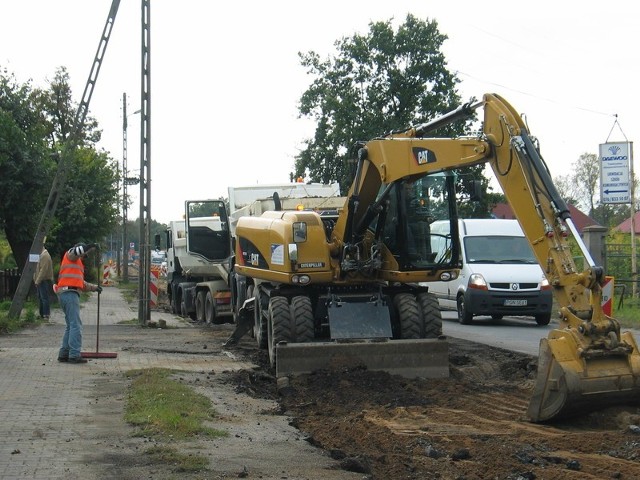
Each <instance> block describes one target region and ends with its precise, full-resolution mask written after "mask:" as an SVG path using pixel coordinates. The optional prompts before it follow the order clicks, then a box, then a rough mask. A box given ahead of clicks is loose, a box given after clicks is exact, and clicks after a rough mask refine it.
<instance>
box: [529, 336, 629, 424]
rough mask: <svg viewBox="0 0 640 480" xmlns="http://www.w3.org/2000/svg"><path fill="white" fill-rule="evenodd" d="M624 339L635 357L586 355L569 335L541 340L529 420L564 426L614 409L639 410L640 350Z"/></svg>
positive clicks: (625, 337) (618, 353) (605, 353)
mask: <svg viewBox="0 0 640 480" xmlns="http://www.w3.org/2000/svg"><path fill="white" fill-rule="evenodd" d="M621 337H622V338H621V340H622V342H623V343H625V344H626V345H630V346H631V347H632V351H631V352H630V353H627V352H625V351H624V350H620V349H619V350H618V351H616V350H612V351H609V352H602V354H601V355H595V354H591V355H586V354H584V353H583V349H581V348H579V343H578V340H577V339H576V338H575V336H574V335H573V333H572V332H571V331H565V330H562V331H561V330H554V331H552V332H551V333H550V334H549V337H548V338H543V339H542V340H540V353H539V356H538V374H537V378H536V383H535V385H534V389H533V394H532V396H531V401H530V403H529V409H528V416H529V418H530V420H531V421H533V422H544V421H550V420H560V419H563V418H570V417H575V416H578V415H581V414H585V413H589V412H591V411H594V410H599V409H602V408H606V407H611V406H614V405H622V404H628V405H637V404H640V354H639V353H638V346H637V345H636V342H635V340H634V338H633V336H632V335H631V333H630V332H625V333H623V334H622V336H621ZM596 353H597V352H596Z"/></svg>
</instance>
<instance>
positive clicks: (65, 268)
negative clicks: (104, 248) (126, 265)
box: [53, 243, 102, 363]
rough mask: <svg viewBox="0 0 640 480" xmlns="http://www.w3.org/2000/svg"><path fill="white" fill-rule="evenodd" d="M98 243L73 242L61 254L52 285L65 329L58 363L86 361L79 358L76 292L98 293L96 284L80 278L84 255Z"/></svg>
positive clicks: (78, 294)
mask: <svg viewBox="0 0 640 480" xmlns="http://www.w3.org/2000/svg"><path fill="white" fill-rule="evenodd" d="M97 247H98V244H96V243H92V244H90V245H87V244H86V243H76V244H75V245H74V246H73V247H71V248H70V249H69V250H67V251H66V252H65V254H64V256H63V257H62V263H61V264H60V272H59V273H58V283H57V284H55V285H54V286H53V290H54V292H56V294H57V295H58V300H59V301H60V307H61V308H62V310H63V311H64V321H65V323H66V324H67V328H65V330H64V336H63V337H62V346H61V347H60V351H59V352H58V361H59V362H68V363H87V360H86V359H85V358H82V355H81V350H82V320H81V319H80V292H98V295H100V293H101V292H102V287H101V286H100V285H94V284H92V283H88V282H85V281H84V263H82V259H83V258H85V257H86V256H87V255H88V254H89V252H90V251H91V250H93V249H94V248H97Z"/></svg>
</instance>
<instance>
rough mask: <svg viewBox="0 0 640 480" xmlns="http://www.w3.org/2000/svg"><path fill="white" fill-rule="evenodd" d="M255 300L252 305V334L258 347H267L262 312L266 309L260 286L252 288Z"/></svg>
mask: <svg viewBox="0 0 640 480" xmlns="http://www.w3.org/2000/svg"><path fill="white" fill-rule="evenodd" d="M254 292H255V298H256V299H255V300H254V307H253V318H254V325H253V335H254V337H255V339H256V342H257V343H258V347H260V348H267V319H266V317H265V316H264V314H263V313H262V312H263V311H265V310H267V309H266V308H265V307H266V305H264V299H265V296H264V294H261V293H260V287H255V288H254Z"/></svg>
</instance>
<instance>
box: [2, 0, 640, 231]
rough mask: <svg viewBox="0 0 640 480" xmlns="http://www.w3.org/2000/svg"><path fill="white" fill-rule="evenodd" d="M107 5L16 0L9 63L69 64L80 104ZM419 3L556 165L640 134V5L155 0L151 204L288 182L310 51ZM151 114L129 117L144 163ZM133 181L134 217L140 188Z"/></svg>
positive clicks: (110, 138)
mask: <svg viewBox="0 0 640 480" xmlns="http://www.w3.org/2000/svg"><path fill="white" fill-rule="evenodd" d="M110 6H111V0H55V1H52V0H20V1H9V0H4V1H3V2H2V13H1V15H0V66H1V67H6V68H7V69H8V70H9V71H10V72H13V73H15V74H16V76H17V77H18V79H19V80H21V81H26V80H27V79H32V80H33V84H34V85H35V86H39V87H43V88H44V87H46V86H47V81H48V80H49V79H51V78H53V75H54V72H55V69H56V68H57V67H60V66H65V67H66V68H67V69H68V71H69V74H70V76H71V84H72V88H73V91H74V94H75V97H76V100H77V101H79V100H80V96H81V95H82V92H83V91H84V88H85V83H86V81H87V77H88V75H89V72H90V70H91V66H92V62H93V59H94V56H95V53H96V50H97V47H98V44H99V40H100V36H101V34H102V31H103V28H104V25H105V21H106V19H107V14H108V12H109V8H110ZM407 13H412V14H414V15H415V16H417V17H419V18H421V19H427V18H428V19H435V20H436V21H437V22H438V25H439V28H440V31H441V33H443V34H446V35H447V36H448V37H449V39H448V40H447V41H445V44H444V47H443V50H444V53H445V55H446V58H447V61H448V64H449V68H450V69H451V70H452V71H455V72H457V74H458V76H459V78H460V79H461V80H462V82H461V84H460V85H459V91H460V94H461V96H462V98H463V99H464V100H465V101H466V100H468V99H469V98H470V97H472V96H474V97H476V98H481V97H482V94H483V93H485V92H496V93H499V94H501V95H503V96H504V97H505V98H506V99H507V100H508V101H509V102H510V103H511V104H512V105H513V106H514V107H515V108H516V110H518V111H519V112H522V113H524V114H526V118H527V121H528V124H529V127H530V130H531V133H532V134H533V135H535V136H536V137H538V139H539V140H540V144H541V150H542V154H543V156H544V157H545V159H546V161H547V164H548V165H549V168H550V170H551V173H552V175H553V176H558V175H566V174H568V173H570V167H571V164H572V162H574V161H575V160H577V158H578V157H579V156H580V155H581V154H582V153H585V152H588V153H595V154H597V153H598V145H599V144H600V143H603V142H605V141H606V140H607V138H608V139H609V141H624V140H625V139H626V140H628V141H634V140H635V139H637V138H638V136H639V133H640V119H639V116H638V108H639V105H638V103H639V94H638V85H640V58H639V57H640V56H639V54H638V49H639V46H640V38H638V37H640V29H638V24H640V3H639V2H632V1H629V0H609V1H607V2H595V1H569V0H565V1H558V0H555V1H549V0H538V1H537V2H530V3H514V2H507V1H498V0H484V1H482V2H479V1H477V0H476V1H453V0H450V1H446V0H438V1H432V0H419V1H418V0H414V1H410V0H394V1H388V0H387V1H379V0H370V1H360V0H341V1H335V0H325V1H323V2H301V1H277V0H273V1H271V2H264V1H255V0H245V1H243V2H217V1H213V0H208V1H205V0H182V1H180V2H173V1H155V2H153V1H152V2H151V81H152V84H151V95H152V98H151V114H152V120H151V139H152V145H151V215H152V217H153V218H154V219H155V220H158V221H160V222H168V221H169V220H172V219H179V218H181V216H182V213H183V208H184V201H185V200H193V199H202V198H217V197H219V196H226V195H227V187H228V186H245V185H252V184H256V183H261V184H264V183H282V182H288V180H289V172H291V171H292V170H293V164H294V156H295V155H296V153H297V152H298V150H299V148H300V147H301V142H302V140H303V139H304V138H305V137H310V136H312V134H313V125H312V124H311V123H310V122H309V121H308V120H301V119H298V118H297V104H298V100H299V98H300V95H301V94H302V93H303V92H304V90H305V89H306V88H307V86H308V85H309V84H310V82H311V78H309V77H307V76H306V73H305V71H304V69H303V68H302V67H301V66H300V63H299V59H298V55H297V53H298V52H300V51H302V52H306V51H309V50H314V51H316V52H317V53H319V54H320V55H321V56H323V57H325V56H326V55H329V54H331V53H332V52H333V44H334V42H335V40H337V39H338V38H341V37H344V36H350V35H352V34H354V33H356V32H358V33H362V34H364V33H366V32H367V31H368V25H369V23H370V22H372V21H384V20H389V19H391V18H393V19H394V21H395V22H396V24H397V23H402V22H403V21H404V19H405V17H406V15H407ZM140 14H141V2H140V1H138V0H121V5H120V9H119V12H118V15H117V17H116V21H115V24H114V27H113V32H112V35H111V39H110V42H109V44H108V47H107V51H106V54H105V58H104V62H103V65H102V69H101V70H100V75H99V77H98V80H97V83H96V87H95V91H94V94H93V97H92V100H91V105H90V114H91V115H92V116H94V117H95V118H96V119H97V120H98V122H99V124H100V127H101V128H102V130H103V138H102V142H101V144H100V146H101V147H102V148H104V149H105V150H107V151H109V152H110V153H111V156H112V157H113V158H114V159H117V160H118V161H121V158H122V94H123V92H126V93H127V96H128V97H129V105H128V107H127V109H128V113H131V112H134V111H135V110H137V109H139V108H140V36H141V34H140ZM615 114H617V115H618V117H617V118H618V122H619V127H618V126H616V128H613V127H614V121H615V117H614V115H615ZM139 122H140V120H139V116H138V115H132V116H131V117H130V118H129V130H128V139H129V144H128V146H129V148H128V152H129V155H128V160H129V161H128V163H129V170H130V171H131V173H132V174H134V175H135V174H137V173H138V171H139V167H140V147H139V136H140V124H139ZM612 128H613V131H612ZM636 171H637V169H636ZM129 193H130V194H131V196H132V200H133V201H134V204H133V206H132V207H131V208H130V210H129V217H130V219H133V218H136V217H137V216H138V209H139V206H138V205H139V203H138V198H139V188H138V187H129Z"/></svg>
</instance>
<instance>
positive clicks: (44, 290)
mask: <svg viewBox="0 0 640 480" xmlns="http://www.w3.org/2000/svg"><path fill="white" fill-rule="evenodd" d="M51 288H52V286H51V280H42V282H40V284H39V285H38V287H37V291H38V310H39V312H40V318H45V317H46V318H49V315H51V307H50V306H49V293H50V292H51Z"/></svg>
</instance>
